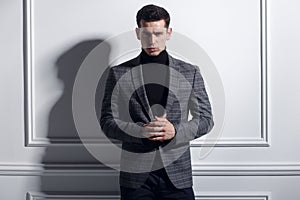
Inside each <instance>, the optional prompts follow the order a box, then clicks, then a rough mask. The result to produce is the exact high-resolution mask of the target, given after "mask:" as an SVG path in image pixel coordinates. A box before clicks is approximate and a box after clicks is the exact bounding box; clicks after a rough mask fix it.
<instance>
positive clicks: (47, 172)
mask: <svg viewBox="0 0 300 200" xmlns="http://www.w3.org/2000/svg"><path fill="white" fill-rule="evenodd" d="M192 169H193V171H192V173H193V176H300V163H288V164H255V165H254V164H248V165H246V164H236V165H227V164H218V165H217V164H214V165H213V164H211V165H208V164H206V165H205V164H203V165H193V166H192ZM118 175H119V172H118V171H117V170H114V169H110V168H107V167H104V166H101V165H96V164H94V165H93V164H76V165H71V164H65V165H58V164H53V165H42V164H40V165H38V164H37V165H24V164H19V165H17V164H6V165H4V164H1V165H0V176H118Z"/></svg>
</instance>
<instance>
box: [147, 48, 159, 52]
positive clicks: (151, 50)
mask: <svg viewBox="0 0 300 200" xmlns="http://www.w3.org/2000/svg"><path fill="white" fill-rule="evenodd" d="M147 50H148V51H150V52H154V51H157V50H158V48H155V47H150V48H147Z"/></svg>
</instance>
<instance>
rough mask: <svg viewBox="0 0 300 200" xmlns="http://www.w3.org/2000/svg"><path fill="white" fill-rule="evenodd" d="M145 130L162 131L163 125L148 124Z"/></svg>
mask: <svg viewBox="0 0 300 200" xmlns="http://www.w3.org/2000/svg"><path fill="white" fill-rule="evenodd" d="M145 131H146V132H160V131H163V127H161V126H146V127H145Z"/></svg>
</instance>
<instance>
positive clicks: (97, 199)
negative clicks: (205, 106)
mask: <svg viewBox="0 0 300 200" xmlns="http://www.w3.org/2000/svg"><path fill="white" fill-rule="evenodd" d="M255 193H261V192H251V193H249V192H248V193H246V194H240V193H236V194H235V192H233V194H226V193H225V194H217V195H216V194H210V193H208V194H203V195H201V194H200V195H195V199H196V200H210V199H211V200H270V195H269V194H255ZM45 199H47V200H54V199H66V200H73V199H86V200H119V199H120V195H101V194H99V195H72V194H64V195H60V194H43V193H32V192H28V193H27V194H26V200H45Z"/></svg>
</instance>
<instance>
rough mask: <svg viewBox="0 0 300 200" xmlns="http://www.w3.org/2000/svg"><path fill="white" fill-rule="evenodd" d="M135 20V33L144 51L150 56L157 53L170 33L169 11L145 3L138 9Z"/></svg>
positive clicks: (163, 47)
mask: <svg viewBox="0 0 300 200" xmlns="http://www.w3.org/2000/svg"><path fill="white" fill-rule="evenodd" d="M136 22H137V25H138V28H136V35H137V38H138V39H139V40H140V41H141V44H142V48H143V49H144V51H145V52H146V53H147V54H148V55H150V56H157V55H159V54H160V52H162V51H163V50H164V49H165V48H166V41H167V40H169V39H170V37H171V33H172V29H171V28H169V24H170V15H169V13H168V12H167V11H166V10H165V9H164V8H162V7H159V6H156V5H146V6H144V7H142V8H141V9H140V10H139V11H138V13H137V15H136Z"/></svg>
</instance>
